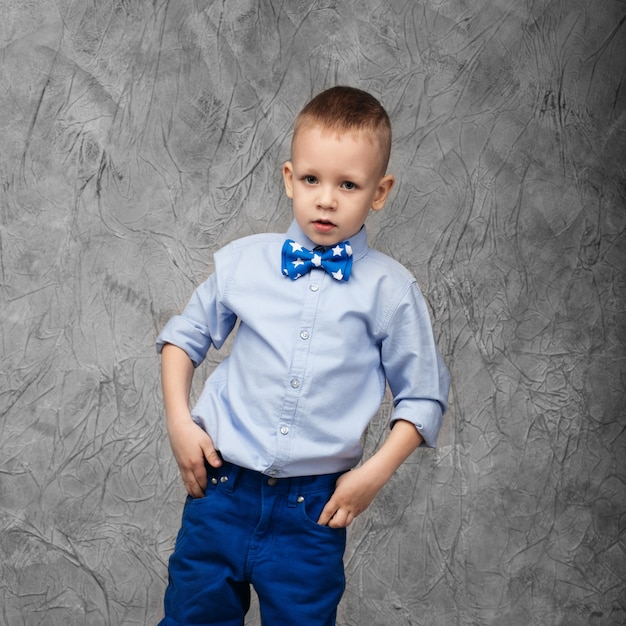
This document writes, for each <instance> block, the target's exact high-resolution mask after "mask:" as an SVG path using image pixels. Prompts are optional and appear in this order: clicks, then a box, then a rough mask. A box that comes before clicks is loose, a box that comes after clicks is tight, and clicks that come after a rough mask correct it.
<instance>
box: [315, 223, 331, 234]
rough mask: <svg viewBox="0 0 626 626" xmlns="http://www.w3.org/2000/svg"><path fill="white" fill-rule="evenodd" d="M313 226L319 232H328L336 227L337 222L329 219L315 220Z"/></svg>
mask: <svg viewBox="0 0 626 626" xmlns="http://www.w3.org/2000/svg"><path fill="white" fill-rule="evenodd" d="M313 226H314V227H315V229H316V230H317V232H319V233H328V232H330V231H331V230H332V229H333V228H335V224H333V223H332V222H330V221H328V220H315V221H314V222H313Z"/></svg>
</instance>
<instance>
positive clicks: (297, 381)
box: [290, 378, 300, 389]
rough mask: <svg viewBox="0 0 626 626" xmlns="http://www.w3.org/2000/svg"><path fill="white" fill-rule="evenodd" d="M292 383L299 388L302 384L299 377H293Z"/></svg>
mask: <svg viewBox="0 0 626 626" xmlns="http://www.w3.org/2000/svg"><path fill="white" fill-rule="evenodd" d="M290 385H291V386H292V387H293V388H294V389H297V388H298V387H299V386H300V381H299V380H298V379H297V378H292V379H291V383H290Z"/></svg>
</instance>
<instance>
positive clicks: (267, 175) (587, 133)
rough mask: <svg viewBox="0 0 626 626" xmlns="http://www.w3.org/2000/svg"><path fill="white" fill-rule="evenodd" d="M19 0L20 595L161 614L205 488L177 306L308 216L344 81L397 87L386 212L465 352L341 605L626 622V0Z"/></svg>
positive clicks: (0, 561) (444, 625) (7, 32)
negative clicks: (304, 177) (426, 446)
mask: <svg viewBox="0 0 626 626" xmlns="http://www.w3.org/2000/svg"><path fill="white" fill-rule="evenodd" d="M0 16H1V19H0V55H1V56H0V78H1V82H0V85H1V86H0V183H1V187H0V194H1V195H0V211H1V213H0V216H1V222H0V246H1V248H0V271H1V276H0V319H1V322H2V324H1V334H0V350H1V355H2V358H1V361H0V363H1V364H0V411H1V420H0V607H1V608H0V623H2V624H7V625H10V626H21V625H29V626H30V625H39V624H46V625H59V626H61V625H62V626H68V625H72V624H89V625H90V626H92V625H93V626H97V625H105V624H106V625H116V624H154V623H156V621H157V619H158V617H159V615H160V611H161V599H162V593H163V589H164V585H165V577H166V561H167V558H168V556H169V553H170V551H171V548H172V545H173V539H174V534H175V532H176V531H177V529H178V523H179V517H180V511H181V503H182V501H183V489H182V485H181V483H180V480H179V478H178V474H177V470H176V467H175V464H174V462H173V460H172V458H171V454H170V450H169V445H168V443H167V441H166V437H165V432H164V427H163V416H162V408H161V399H160V391H159V383H158V376H159V362H158V359H157V358H156V355H155V351H154V347H153V343H154V339H155V336H156V334H157V332H158V331H159V329H160V328H161V327H162V325H163V324H164V323H165V321H166V320H167V319H168V318H169V317H170V316H171V315H172V314H174V313H175V312H178V311H179V309H180V308H181V307H182V305H183V304H184V303H185V302H186V300H187V298H188V297H189V295H190V294H191V291H192V289H193V288H194V286H195V285H196V284H197V283H198V282H200V281H201V280H202V279H203V278H204V277H205V276H206V275H207V274H208V272H209V271H210V269H211V263H212V253H213V252H214V251H215V250H216V249H217V248H218V247H220V246H221V245H223V244H225V243H226V242H228V241H230V240H232V239H233V238H236V237H239V236H242V235H246V234H249V233H252V232H258V231H273V230H283V229H285V228H286V226H287V225H288V223H289V221H290V216H289V205H288V203H287V202H286V199H285V198H284V197H283V194H282V189H281V186H280V165H281V163H282V161H283V160H285V159H286V158H288V156H289V154H288V145H289V132H290V127H291V122H292V120H293V117H294V115H295V114H296V112H297V111H298V110H299V108H300V107H301V106H302V105H303V103H304V102H305V101H306V100H307V99H308V98H309V97H311V96H312V95H313V94H314V93H317V92H318V91H320V90H321V89H323V88H326V87H329V86H332V85H334V84H337V83H343V84H351V85H356V86H360V87H363V88H365V89H368V90H370V91H372V92H373V93H374V94H375V95H377V96H378V97H379V98H381V100H382V101H383V102H384V104H385V105H386V107H387V109H388V111H389V112H390V114H391V116H392V119H393V122H394V131H395V144H394V153H393V158H392V163H391V166H390V169H391V171H393V172H394V173H395V174H396V175H397V177H398V186H397V188H396V190H395V191H394V194H393V197H392V202H391V204H390V205H388V206H387V207H386V208H385V210H384V211H382V212H381V213H380V214H379V215H377V216H376V217H375V218H373V219H372V221H371V222H370V226H369V228H370V233H371V240H372V243H373V244H374V245H375V246H376V247H378V248H379V249H381V250H383V251H384V252H388V253H390V254H392V255H393V256H395V257H396V258H397V259H398V260H400V261H401V262H403V263H404V264H405V265H407V266H408V267H409V268H410V269H411V270H412V271H413V272H414V273H415V274H416V276H417V277H418V279H419V281H420V283H421V285H422V287H423V290H424V292H425V294H426V296H427V298H428V300H429V302H430V303H431V305H432V310H433V315H434V319H435V328H436V332H437V335H438V337H439V341H440V346H441V349H442V351H443V353H444V355H445V357H446V360H447V362H448V364H449V366H450V367H451V370H452V373H453V381H454V388H453V397H452V406H451V410H450V412H449V414H448V417H447V420H446V425H445V428H444V430H443V432H442V436H441V439H440V447H439V448H438V449H437V450H436V451H426V452H421V451H420V452H418V453H416V454H415V455H414V456H413V457H411V459H410V460H409V462H408V463H407V464H406V465H405V466H404V467H403V468H402V469H401V470H400V471H399V472H398V474H397V475H396V476H395V477H394V479H393V480H392V481H391V483H390V484H389V485H388V486H387V487H386V488H385V490H384V491H383V492H382V493H381V494H380V497H379V498H378V500H377V501H376V502H375V503H374V505H373V506H372V507H371V509H370V510H369V511H367V512H366V513H365V514H363V515H362V516H361V517H360V518H359V519H358V520H357V521H356V522H355V524H354V525H353V527H352V529H351V531H350V541H349V547H348V552H347V555H346V568H347V572H348V590H347V592H346V595H345V598H344V601H343V603H342V606H341V610H340V617H339V624H340V625H341V626H353V625H354V626H356V625H359V626H396V625H398V626H399V625H409V624H413V625H441V626H450V625H451V624H457V625H470V624H472V625H474V624H476V625H478V624H493V625H503V624H505V625H507V626H518V625H519V626H526V625H527V624H539V625H547V624H564V625H567V626H576V625H579V624H580V625H582V624H594V625H600V624H606V625H609V624H611V625H612V624H622V623H626V600H625V598H626V595H625V594H624V589H625V579H626V558H625V554H624V553H625V550H626V544H625V541H624V528H625V524H626V516H625V514H624V513H625V503H626V486H625V485H626V482H625V480H626V468H625V467H624V463H625V462H624V459H625V458H626V457H625V453H626V446H625V443H626V441H625V430H624V427H625V423H626V420H625V416H624V408H623V404H624V381H625V377H626V369H625V368H624V330H625V323H624V307H625V299H624V295H625V288H626V278H625V272H624V270H625V269H626V245H625V243H626V242H625V228H626V211H625V197H626V185H625V180H626V176H625V166H624V163H625V162H626V161H625V160H626V149H625V145H626V136H625V130H626V117H625V114H624V105H625V103H626V89H625V83H624V72H625V69H626V37H625V28H626V25H625V23H624V22H625V20H626V12H625V7H624V4H623V2H619V1H618V0H605V1H603V2H601V3H597V2H593V1H592V0H533V1H530V0H521V1H520V0H493V1H492V2H488V3H485V2H479V1H478V0H416V1H408V2H407V1H405V0H390V1H389V2H386V3H379V2H377V1H374V0H358V1H353V2H337V1H336V0H313V1H307V2H303V1H300V0H297V1H293V2H277V1H274V0H259V1H258V2H255V1H252V0H231V1H230V2H219V1H216V2H209V1H205V0H195V1H191V0H190V1H186V2H169V1H168V0H155V1H154V2H147V1H141V0H134V1H133V0H99V1H98V2H97V3H96V2H79V1H77V0H58V1H57V2H54V3H50V2H44V1H43V0H26V1H23V2H15V1H7V0H3V1H0ZM218 358H221V357H220V355H219V354H216V355H212V356H211V358H210V359H209V363H207V365H206V367H204V369H203V371H202V372H200V374H201V375H200V376H197V377H196V383H197V385H196V388H199V384H200V383H201V379H202V377H203V376H204V375H206V373H207V372H208V370H209V368H210V367H211V364H212V363H215V362H216V359H218ZM384 421H385V407H384V408H383V411H381V415H380V416H379V418H378V419H377V420H376V422H375V423H374V424H373V425H372V427H371V429H370V430H369V432H368V435H367V447H368V450H372V449H374V448H375V446H376V445H377V443H378V441H379V439H380V437H381V436H383V433H384ZM286 601H287V602H288V599H286ZM248 623H249V624H251V625H256V624H258V623H259V622H258V616H257V615H256V613H255V611H253V612H252V614H251V616H250V619H249V621H248Z"/></svg>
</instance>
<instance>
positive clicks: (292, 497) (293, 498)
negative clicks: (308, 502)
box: [287, 476, 300, 509]
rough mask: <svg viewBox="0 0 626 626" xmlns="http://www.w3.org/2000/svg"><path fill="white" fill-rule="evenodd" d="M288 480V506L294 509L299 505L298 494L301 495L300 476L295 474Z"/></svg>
mask: <svg viewBox="0 0 626 626" xmlns="http://www.w3.org/2000/svg"><path fill="white" fill-rule="evenodd" d="M288 480H289V496H288V497H287V506H288V507H290V508H292V509H293V508H294V507H296V506H297V505H298V496H300V477H298V476H295V477H293V478H289V479H288Z"/></svg>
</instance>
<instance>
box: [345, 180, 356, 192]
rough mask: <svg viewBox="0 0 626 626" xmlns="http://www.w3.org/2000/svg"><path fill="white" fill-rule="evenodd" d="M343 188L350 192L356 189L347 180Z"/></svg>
mask: <svg viewBox="0 0 626 626" xmlns="http://www.w3.org/2000/svg"><path fill="white" fill-rule="evenodd" d="M343 188H344V189H346V190H347V191H352V190H353V189H356V185H355V184H354V183H351V182H350V181H349V180H347V181H346V182H345V183H344V184H343Z"/></svg>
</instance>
